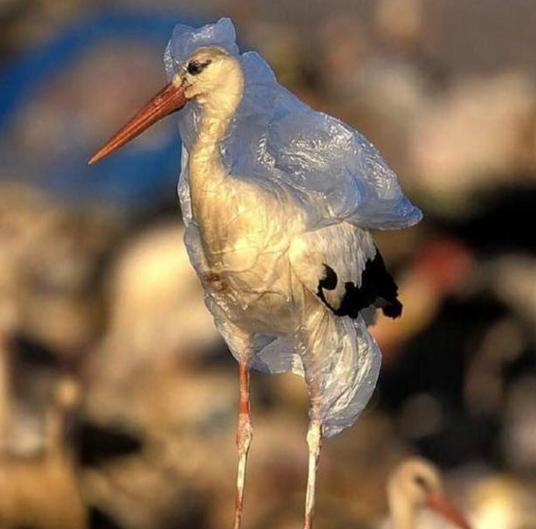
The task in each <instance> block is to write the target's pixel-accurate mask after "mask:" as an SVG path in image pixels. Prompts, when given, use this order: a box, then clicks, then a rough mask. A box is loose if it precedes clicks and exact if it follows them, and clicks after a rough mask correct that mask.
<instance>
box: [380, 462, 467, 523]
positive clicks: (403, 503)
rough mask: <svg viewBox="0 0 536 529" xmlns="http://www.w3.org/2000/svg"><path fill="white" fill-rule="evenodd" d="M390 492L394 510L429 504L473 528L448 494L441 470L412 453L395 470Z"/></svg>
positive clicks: (451, 520)
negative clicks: (413, 455) (444, 486)
mask: <svg viewBox="0 0 536 529" xmlns="http://www.w3.org/2000/svg"><path fill="white" fill-rule="evenodd" d="M387 493H388V499H389V505H390V508H391V511H392V512H393V513H395V512H396V511H397V509H408V510H410V511H412V512H415V511H417V510H419V509H422V508H429V509H431V510H433V511H435V512H437V513H438V514H440V515H441V516H443V517H444V518H445V519H447V520H448V521H449V522H451V523H453V524H455V525H457V526H458V527H460V528H461V529H470V526H469V524H468V523H467V521H466V520H465V518H464V517H463V515H462V514H461V513H460V512H459V511H458V510H457V509H456V507H454V504H453V503H452V501H451V500H450V499H449V498H448V496H447V495H446V494H445V492H444V489H443V482H442V479H441V476H440V474H439V471H438V470H437V468H435V467H434V466H433V465H432V464H431V463H429V462H428V461H426V460H424V459H422V458H417V457H412V458H410V459H406V460H405V461H404V462H402V463H401V464H400V465H399V466H398V467H397V468H396V469H395V470H394V472H393V473H392V475H391V477H390V479H389V482H388V485H387Z"/></svg>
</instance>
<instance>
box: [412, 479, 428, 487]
mask: <svg viewBox="0 0 536 529" xmlns="http://www.w3.org/2000/svg"><path fill="white" fill-rule="evenodd" d="M413 481H414V482H415V483H416V484H417V485H419V487H421V488H422V489H424V490H428V488H429V487H428V483H426V480H425V479H424V478H423V477H422V476H415V477H414V478H413Z"/></svg>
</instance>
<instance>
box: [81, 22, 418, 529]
mask: <svg viewBox="0 0 536 529" xmlns="http://www.w3.org/2000/svg"><path fill="white" fill-rule="evenodd" d="M165 62H166V66H167V69H168V74H169V76H170V78H171V82H170V83H169V84H168V85H167V86H166V87H165V88H164V89H163V90H162V91H160V92H159V93H158V94H157V95H156V96H155V97H154V98H153V99H152V100H151V101H150V102H149V103H148V104H147V105H146V106H145V107H144V108H143V109H141V110H140V111H139V112H138V113H137V114H136V116H134V118H132V120H131V121H129V122H128V123H127V124H126V125H125V126H124V127H123V128H122V129H121V130H120V131H119V132H118V133H117V134H116V135H115V136H113V137H112V138H111V139H110V140H109V141H108V142H107V143H106V144H105V145H104V147H102V148H101V149H100V150H99V151H98V152H97V153H96V154H95V155H94V156H93V157H92V159H91V160H90V163H94V162H96V161H98V160H99V159H101V158H103V157H104V156H106V155H108V154H110V153H111V152H113V151H114V150H116V149H118V148H119V147H121V146H122V145H124V144H126V143H127V142H128V141H130V140H131V139H132V138H134V137H135V136H137V135H138V134H140V133H141V132H143V131H144V130H145V129H147V128H148V127H149V126H150V125H152V124H153V123H155V122H156V121H158V120H159V119H161V118H163V117H164V116H166V115H168V114H170V113H171V112H175V111H177V110H179V109H182V108H183V107H185V108H184V110H183V111H182V112H181V113H180V114H179V128H180V133H181V138H182V140H183V154H182V174H181V179H180V183H179V197H180V200H181V206H182V211H183V216H184V220H185V224H186V234H185V242H186V246H187V248H188V251H189V255H190V259H191V261H192V263H193V265H194V267H195V269H196V271H197V273H198V275H199V277H200V279H201V282H202V285H203V287H204V289H205V300H206V303H207V305H208V307H209V309H210V311H211V312H212V314H213V316H214V319H215V322H216V325H217V327H218V329H219V331H220V332H221V334H222V335H223V337H224V338H225V340H226V342H227V344H228V346H229V348H230V350H231V352H232V353H233V355H234V356H235V357H236V359H237V360H238V361H239V381H240V412H239V422H238V434H237V445H238V451H239V463H238V477H237V498H236V509H235V521H234V527H235V529H238V528H239V527H240V523H241V517H242V506H243V495H244V483H245V470H246V461H247V454H248V450H249V446H250V442H251V437H252V427H251V421H250V407H249V400H250V399H249V370H250V369H251V368H254V369H258V370H260V371H265V372H270V373H280V372H286V371H292V372H294V373H297V374H300V375H302V376H304V377H305V379H306V383H307V387H308V392H309V397H310V424H309V429H308V433H307V443H308V446H309V472H308V482H307V493H306V508H305V525H304V527H305V528H306V529H307V528H310V527H312V519H313V510H314V501H315V481H316V469H317V464H318V457H319V452H320V444H321V440H322V438H325V437H330V436H332V435H335V434H336V433H338V432H340V431H341V430H343V429H344V428H347V427H348V426H350V425H351V424H353V423H354V421H355V420H356V418H357V417H358V416H359V414H360V413H361V411H362V410H363V408H364V407H365V406H366V404H367V402H368V400H369V398H370V396H371V394H372V392H373V390H374V387H375V384H376V380H377V376H378V371H379V367H380V351H379V349H378V347H377V345H376V342H375V341H374V339H373V338H372V337H371V335H370V334H369V332H368V330H367V324H366V322H365V319H364V317H363V311H365V310H366V309H369V308H370V307H372V308H381V310H382V311H383V313H384V314H385V315H386V316H389V317H391V318H396V317H398V316H400V314H401V312H402V304H401V303H400V301H399V299H398V289H397V286H396V284H395V282H394V281H393V279H392V277H391V275H390V274H389V273H388V272H387V270H386V267H385V264H384V261H383V259H382V256H381V254H380V252H379V250H378V248H377V247H376V245H375V244H374V241H373V239H372V236H371V234H370V232H369V231H368V230H369V229H373V228H375V229H401V228H406V227H409V226H412V225H414V224H415V223H417V222H418V221H419V220H420V219H421V216H422V215H421V212H420V210H419V209H418V208H416V207H415V206H413V205H412V204H411V203H410V202H409V200H408V199H407V198H406V197H405V196H404V195H403V193H402V191H401V189H400V187H399V185H398V181H397V176H396V174H395V173H394V172H393V171H392V170H391V169H390V168H389V167H388V166H387V164H386V163H385V161H384V160H383V159H382V157H381V155H380V154H379V152H378V151H377V150H376V149H375V148H374V146H373V145H372V144H371V143H370V142H369V141H368V140H367V139H366V138H365V137H364V136H363V135H361V134H360V133H359V132H357V131H355V130H353V129H351V128H350V127H349V126H347V125H345V124H344V123H342V122H340V121H338V120H336V119H335V118H332V117H330V116H327V115H325V114H321V113H317V112H314V111H313V110H311V109H310V108H309V107H307V106H306V105H305V104H303V103H302V102H301V101H299V100H298V99H297V98H295V97H294V96H293V95H292V94H290V93H289V92H288V91H286V90H285V89H284V88H283V87H281V86H280V85H279V84H278V83H277V81H276V79H275V77H274V75H273V72H272V71H271V70H270V68H269V66H268V65H267V64H266V63H265V62H264V60H263V59H262V58H261V57H260V56H259V55H257V54H256V53H253V52H249V53H244V54H242V55H241V54H239V51H238V47H237V46H236V44H235V32H234V27H233V25H232V23H231V21H230V20H228V19H222V20H220V21H219V22H218V23H217V24H214V25H207V26H205V27H203V28H201V29H199V30H194V29H192V28H188V27H186V26H177V27H176V28H175V31H174V33H173V37H172V39H171V41H170V43H169V45H168V49H167V51H166V57H165ZM189 101H191V103H190V104H188V105H187V103H188V102H189ZM185 105H186V106H185Z"/></svg>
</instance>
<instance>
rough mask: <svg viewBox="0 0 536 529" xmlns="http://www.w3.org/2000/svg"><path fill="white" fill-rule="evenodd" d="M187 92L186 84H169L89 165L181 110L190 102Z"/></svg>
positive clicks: (100, 150)
mask: <svg viewBox="0 0 536 529" xmlns="http://www.w3.org/2000/svg"><path fill="white" fill-rule="evenodd" d="M185 91H186V86H185V85H184V84H178V85H176V84H175V83H174V82H173V81H172V82H171V83H169V84H167V85H166V86H165V87H164V88H163V89H162V90H160V92H158V93H157V94H156V95H155V96H154V97H153V98H152V99H151V100H150V101H149V102H148V103H147V104H146V105H145V106H144V107H143V108H141V109H140V110H139V111H138V112H137V113H136V115H135V116H134V117H133V118H132V119H131V120H130V121H129V122H128V123H127V124H126V125H124V126H123V127H122V128H121V129H120V130H119V131H118V132H116V133H115V134H114V135H113V136H112V137H111V138H110V139H109V140H108V141H107V142H106V143H105V144H104V145H103V146H102V147H101V148H100V149H99V150H98V151H97V152H96V153H95V154H94V155H93V156H92V158H91V160H89V165H91V164H94V163H95V162H98V161H99V160H101V159H102V158H104V157H105V156H108V155H109V154H111V153H112V152H114V151H116V150H117V149H119V148H120V147H122V146H123V145H125V144H126V143H128V142H129V141H130V140H132V139H134V138H135V137H136V136H139V135H140V134H141V133H142V132H143V131H144V130H146V129H148V128H149V127H150V126H151V125H154V124H155V123H156V122H157V121H159V120H161V119H162V118H164V117H166V116H167V115H169V114H171V113H172V112H175V111H176V110H180V109H181V108H182V107H183V106H184V105H185V104H186V103H187V101H188V98H187V97H186V95H185V94H184V92H185Z"/></svg>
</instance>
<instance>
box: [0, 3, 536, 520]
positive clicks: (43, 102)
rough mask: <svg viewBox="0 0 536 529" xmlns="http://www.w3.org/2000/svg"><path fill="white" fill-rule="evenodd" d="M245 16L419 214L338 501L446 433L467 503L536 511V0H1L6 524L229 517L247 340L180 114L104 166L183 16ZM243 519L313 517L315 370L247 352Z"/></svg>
mask: <svg viewBox="0 0 536 529" xmlns="http://www.w3.org/2000/svg"><path fill="white" fill-rule="evenodd" d="M220 16H231V17H232V18H233V20H234V22H235V24H236V26H237V30H238V35H239V39H240V41H241V45H242V49H243V50H244V49H256V50H258V51H259V52H260V53H261V54H262V55H263V56H264V57H265V58H266V59H267V60H268V61H269V62H270V63H271V65H272V66H273V68H274V70H275V71H276V73H277V75H278V77H279V80H280V81H281V82H282V83H283V84H284V85H286V86H287V87H288V88H290V89H291V90H292V91H293V92H295V93H296V94H298V95H299V97H301V98H302V99H304V100H305V101H307V102H308V103H309V104H310V105H312V106H313V107H315V108H317V109H320V110H323V111H326V112H328V113H330V114H332V115H335V116H337V117H340V118H342V119H343V120H344V121H346V122H348V123H350V124H351V125H352V126H354V127H356V128H359V129H360V130H361V131H363V132H364V133H365V134H366V135H367V136H368V137H369V138H370V139H371V140H372V141H373V142H374V143H375V144H376V145H377V146H378V147H379V148H380V150H381V151H382V152H383V153H384V155H385V157H386V159H387V160H388V161H389V162H390V164H391V165H392V166H393V167H394V168H395V170H396V171H397V172H398V174H399V175H400V179H401V182H402V185H403V187H404V189H405V191H406V192H407V194H408V195H409V196H410V197H411V198H412V200H413V201H414V202H415V203H416V204H418V205H419V206H421V207H422V209H423V210H424V212H425V220H424V221H423V222H422V223H421V224H419V225H418V226H416V227H415V228H413V229H410V230H406V231H402V232H391V233H389V232H384V233H378V234H377V237H378V242H379V246H380V247H381V249H382V252H383V254H384V256H385V258H386V260H387V262H388V263H389V265H390V267H391V269H392V270H393V271H394V272H395V275H396V277H397V281H398V283H399V285H400V288H401V297H402V301H403V303H404V311H405V312H404V316H403V318H402V319H401V320H397V321H395V322H392V321H387V320H384V319H381V318H380V319H379V321H378V324H377V326H376V327H375V328H374V331H373V332H374V334H375V336H376V338H377V340H378V341H379V343H380V345H381V348H382V350H383V352H384V363H383V370H382V375H381V378H380V382H379V384H378V388H377V391H376V394H375V397H374V398H373V401H372V402H371V403H370V405H369V407H368V409H367V411H366V412H365V413H364V415H363V416H362V418H361V419H360V420H359V421H358V423H357V424H356V425H355V426H354V427H353V428H352V429H350V430H348V431H346V432H345V433H344V434H342V435H340V436H339V437H337V438H335V439H333V440H330V441H329V442H326V443H325V445H324V450H323V454H322V459H321V464H320V482H319V499H318V509H317V512H318V527H319V528H328V527H329V528H330V529H338V528H343V527H344V528H345V529H347V528H356V529H357V528H364V529H365V528H372V527H377V526H378V523H380V522H381V520H382V519H383V518H384V517H385V512H386V499H385V490H384V486H385V479H386V476H388V475H389V472H390V471H391V469H392V468H393V466H394V465H395V464H396V463H397V462H398V461H399V460H401V459H402V458H404V457H405V456H407V455H408V454H421V455H423V456H425V457H427V458H430V459H431V460H432V461H434V462H435V463H436V464H438V465H439V466H440V468H441V469H442V470H443V472H444V474H445V476H446V480H447V486H448V488H449V490H450V491H451V493H453V494H454V496H455V497H456V498H457V500H458V503H459V505H460V506H462V507H463V508H464V509H465V511H466V512H467V513H468V515H469V518H470V519H471V520H472V521H473V522H474V526H475V529H534V528H536V515H535V513H534V510H533V509H534V508H535V506H536V488H535V487H536V356H535V349H534V344H535V338H536V333H535V330H536V326H535V324H536V260H535V259H536V257H535V254H534V249H535V248H534V246H535V237H534V224H533V222H534V219H535V215H534V212H535V210H536V91H535V75H536V51H535V50H536V34H535V32H534V28H535V27H536V3H534V2H530V1H526V0H510V1H509V2H504V1H502V0H481V1H478V2H449V1H448V0H359V1H352V0H330V2H324V1H320V0H314V1H308V2H305V1H300V0H271V1H269V0H248V1H245V0H244V1H239V0H236V1H224V0H197V1H196V2H187V1H181V0H152V1H151V2H147V1H144V0H116V1H105V0H100V1H90V0H65V1H62V2H56V1H52V0H48V1H47V0H0V161H1V163H0V527H2V528H26V529H30V528H31V529H48V528H50V529H86V528H88V529H89V528H94V529H109V528H123V529H186V528H188V529H216V528H218V529H219V528H221V527H227V526H230V523H231V517H232V509H233V502H234V482H235V470H236V469H235V465H236V453H235V445H234V432H235V426H236V405H237V398H238V392H237V383H236V364H235V363H234V361H233V360H232V359H231V357H230V355H229V354H228V352H227V350H226V347H225V346H224V344H223V343H222V341H221V339H220V338H219V337H218V335H217V333H216V331H215V329H214V327H213V325H212V323H211V318H210V316H209V315H208V313H207V311H206V310H205V308H204V305H203V302H202V295H201V290H200V286H199V284H198V282H197V280H196V278H195V277H194V275H193V272H192V270H191V268H190V265H189V263H188V259H187V257H186V255H185V251H184V247H183V244H182V240H181V238H182V227H181V222H180V216H179V211H178V203H177V202H178V201H177V199H176V193H175V187H176V181H177V177H178V173H179V142H178V139H177V133H176V130H175V125H174V120H173V118H169V119H168V120H165V121H164V122H163V123H161V124H160V125H159V126H157V127H154V129H152V130H151V132H150V133H147V134H145V135H144V136H143V137H142V138H140V139H139V140H137V141H136V142H134V143H133V144H132V145H130V146H129V147H128V148H125V149H124V150H122V151H120V152H119V153H117V154H116V155H114V156H113V157H111V158H110V159H109V160H106V161H104V162H102V163H100V164H98V165H97V166H95V167H92V168H91V169H90V168H88V167H87V166H86V161H87V159H88V158H89V156H90V155H91V154H92V153H93V152H94V150H95V149H96V147H98V146H99V145H100V144H101V143H102V142H103V140H105V139H106V138H107V137H108V136H109V135H110V134H111V133H112V132H113V131H115V130H116V129H117V127H118V126H119V125H120V124H121V123H123V122H124V121H125V119H126V118H127V117H129V116H130V115H131V114H132V113H133V112H134V111H135V110H136V109H137V108H138V107H139V106H140V104H141V103H144V102H145V101H146V100H147V98H148V97H149V96H151V95H152V94H153V93H154V92H155V91H156V90H158V89H159V88H160V87H161V86H162V84H163V82H164V79H165V78H164V70H163V65H162V54H163V49H164V47H165V44H166V42H167V39H168V38H169V35H170V32H171V29H172V27H173V25H174V24H175V23H177V22H182V23H188V24H192V25H196V26H199V25H202V24H204V23H208V22H214V21H215V20H216V19H217V18H219V17H220ZM252 383H253V397H254V402H253V410H254V426H255V437H254V442H253V444H252V451H251V458H250V466H249V475H248V492H247V501H246V509H245V526H246V527H248V528H252V529H287V528H291V527H299V526H300V523H301V516H302V508H303V506H302V504H303V494H304V485H305V476H306V444H305V431H306V426H307V397H306V393H305V388H304V385H303V381H302V380H301V379H298V378H296V377H293V376H291V375H289V376H271V377H268V376H265V375H258V374H255V375H253V381H252Z"/></svg>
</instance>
